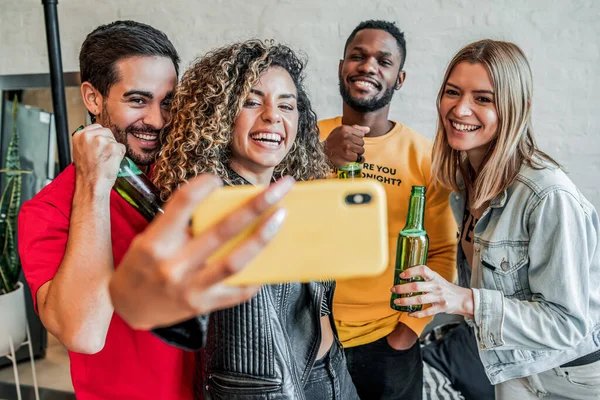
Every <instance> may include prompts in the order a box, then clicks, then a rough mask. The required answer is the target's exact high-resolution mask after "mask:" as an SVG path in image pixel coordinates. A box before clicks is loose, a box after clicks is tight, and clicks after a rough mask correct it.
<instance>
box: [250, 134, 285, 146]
mask: <svg viewBox="0 0 600 400" xmlns="http://www.w3.org/2000/svg"><path fill="white" fill-rule="evenodd" d="M251 137H252V139H254V140H269V141H272V142H277V144H279V143H281V141H282V140H283V138H282V137H281V135H279V134H277V133H255V134H254V135H252V136H251Z"/></svg>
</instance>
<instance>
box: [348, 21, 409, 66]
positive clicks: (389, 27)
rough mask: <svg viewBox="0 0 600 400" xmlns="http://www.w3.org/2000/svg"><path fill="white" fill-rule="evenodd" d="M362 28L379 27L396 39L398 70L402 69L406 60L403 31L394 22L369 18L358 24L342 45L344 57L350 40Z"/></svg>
mask: <svg viewBox="0 0 600 400" xmlns="http://www.w3.org/2000/svg"><path fill="white" fill-rule="evenodd" d="M364 29H379V30H381V31H385V32H387V33H389V34H390V35H392V36H393V37H394V39H396V43H397V44H398V50H399V51H400V70H402V68H403V67H404V61H406V40H405V39H404V32H402V31H401V30H400V29H398V27H397V26H396V23H395V22H389V21H382V20H376V19H370V20H368V21H363V22H361V23H360V24H358V26H357V27H356V28H354V30H353V31H352V33H351V34H350V36H348V40H346V45H345V46H344V57H345V56H346V50H347V49H348V45H349V44H350V42H351V41H352V40H353V39H354V37H355V36H356V34H357V33H358V32H360V31H362V30H364Z"/></svg>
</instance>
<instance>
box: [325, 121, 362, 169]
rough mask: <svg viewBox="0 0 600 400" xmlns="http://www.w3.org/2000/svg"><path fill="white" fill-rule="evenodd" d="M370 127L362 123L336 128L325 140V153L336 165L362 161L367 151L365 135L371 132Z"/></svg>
mask: <svg viewBox="0 0 600 400" xmlns="http://www.w3.org/2000/svg"><path fill="white" fill-rule="evenodd" d="M369 129H370V128H369V127H367V126H360V125H352V126H349V125H342V126H339V127H337V128H335V129H334V130H333V131H331V133H330V134H329V136H328V137H327V139H326V140H325V154H326V155H327V157H328V158H329V161H330V162H331V163H332V164H333V165H334V166H335V167H341V166H343V165H346V164H348V163H351V162H360V161H361V156H362V154H363V153H364V152H365V148H364V146H365V141H364V140H363V137H364V136H365V135H366V134H367V133H369Z"/></svg>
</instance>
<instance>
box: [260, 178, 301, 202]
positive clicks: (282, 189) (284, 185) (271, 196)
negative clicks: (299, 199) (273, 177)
mask: <svg viewBox="0 0 600 400" xmlns="http://www.w3.org/2000/svg"><path fill="white" fill-rule="evenodd" d="M294 183H295V181H294V179H293V178H291V177H287V176H286V177H285V178H283V179H281V180H280V181H278V182H277V183H276V184H275V187H274V188H273V189H269V191H267V193H265V201H266V202H267V203H268V204H276V203H278V202H279V201H280V200H281V199H282V198H283V196H285V195H286V194H287V192H288V191H289V190H290V189H291V187H292V186H294Z"/></svg>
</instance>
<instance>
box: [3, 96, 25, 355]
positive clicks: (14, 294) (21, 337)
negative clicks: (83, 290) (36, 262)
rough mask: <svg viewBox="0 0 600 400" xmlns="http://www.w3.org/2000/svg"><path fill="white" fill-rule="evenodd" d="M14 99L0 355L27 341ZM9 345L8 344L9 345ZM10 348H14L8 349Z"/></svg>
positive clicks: (6, 190)
mask: <svg viewBox="0 0 600 400" xmlns="http://www.w3.org/2000/svg"><path fill="white" fill-rule="evenodd" d="M18 104H19V103H18V99H17V97H16V96H15V98H14V101H13V108H12V121H13V134H12V137H11V139H10V142H9V144H8V149H7V154H6V164H5V167H4V168H3V169H0V173H4V174H6V185H5V186H4V191H3V192H2V195H1V196H0V321H2V322H1V323H0V355H7V354H10V353H11V350H12V351H13V352H14V350H15V348H18V347H19V346H20V345H21V344H22V343H23V342H25V340H26V338H27V314H26V309H25V294H24V293H25V292H24V289H23V284H22V283H21V282H19V277H20V275H21V263H20V261H19V254H18V250H17V243H16V239H17V216H18V213H19V208H20V206H21V178H22V174H23V173H30V171H22V170H21V159H20V154H19V134H18V132H17V114H18ZM11 342H12V344H11ZM11 346H13V347H14V348H13V349H11Z"/></svg>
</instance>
